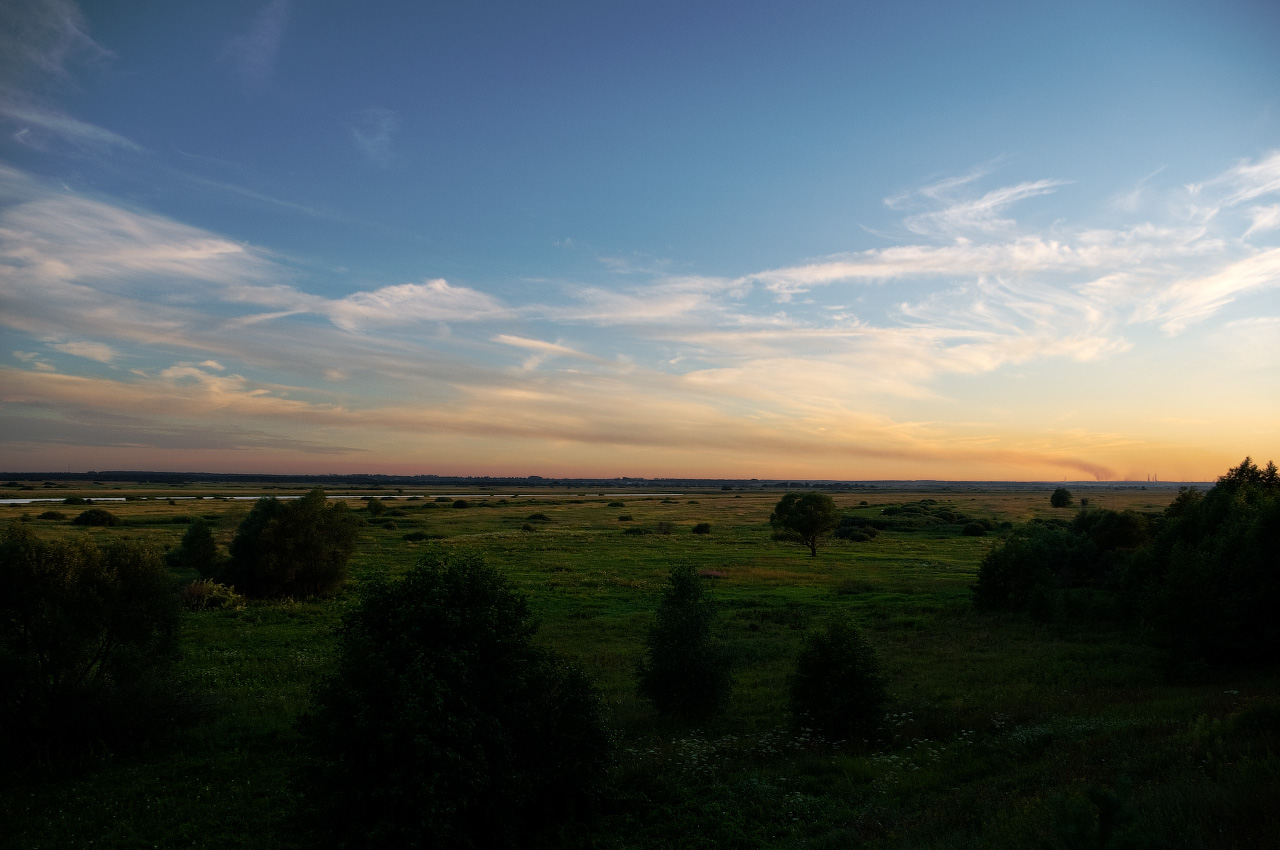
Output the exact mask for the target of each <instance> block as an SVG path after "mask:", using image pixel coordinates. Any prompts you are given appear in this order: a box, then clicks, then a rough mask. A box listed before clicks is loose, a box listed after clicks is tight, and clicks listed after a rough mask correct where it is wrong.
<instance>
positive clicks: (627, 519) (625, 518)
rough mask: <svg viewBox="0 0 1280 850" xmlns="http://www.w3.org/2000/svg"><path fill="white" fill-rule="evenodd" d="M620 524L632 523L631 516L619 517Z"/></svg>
mask: <svg viewBox="0 0 1280 850" xmlns="http://www.w3.org/2000/svg"><path fill="white" fill-rule="evenodd" d="M618 522H631V514H623V515H622V516H620V517H618Z"/></svg>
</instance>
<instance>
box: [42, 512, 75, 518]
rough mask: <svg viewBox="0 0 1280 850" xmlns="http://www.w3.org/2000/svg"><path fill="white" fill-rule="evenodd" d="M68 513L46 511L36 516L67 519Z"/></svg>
mask: <svg viewBox="0 0 1280 850" xmlns="http://www.w3.org/2000/svg"><path fill="white" fill-rule="evenodd" d="M66 518H67V515H66V514H64V513H63V512H62V511H45V512H44V513H42V514H39V515H38V516H36V519H66Z"/></svg>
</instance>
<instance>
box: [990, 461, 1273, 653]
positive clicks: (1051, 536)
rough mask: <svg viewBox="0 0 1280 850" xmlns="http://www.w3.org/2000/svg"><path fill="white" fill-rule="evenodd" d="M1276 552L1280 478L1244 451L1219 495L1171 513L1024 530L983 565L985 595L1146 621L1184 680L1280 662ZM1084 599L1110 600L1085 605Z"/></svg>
mask: <svg viewBox="0 0 1280 850" xmlns="http://www.w3.org/2000/svg"><path fill="white" fill-rule="evenodd" d="M1082 502H1083V500H1082ZM1277 551H1280V475H1278V474H1277V471H1276V467H1275V465H1274V464H1270V463H1269V464H1268V465H1267V467H1266V468H1265V469H1259V468H1258V467H1257V466H1256V465H1255V464H1254V463H1253V462H1252V460H1250V459H1249V458H1245V459H1244V461H1243V462H1242V463H1241V464H1240V465H1239V466H1237V467H1235V468H1233V469H1231V470H1228V472H1227V474H1226V475H1224V476H1222V477H1221V478H1219V479H1218V482H1217V484H1216V485H1215V486H1214V487H1213V488H1212V489H1211V490H1210V491H1209V492H1208V493H1203V494H1202V493H1200V492H1198V491H1197V490H1195V489H1186V490H1184V491H1183V492H1182V493H1180V494H1179V496H1178V498H1177V499H1175V500H1174V501H1173V503H1172V504H1171V505H1169V507H1168V508H1166V509H1165V510H1164V512H1163V513H1161V514H1141V513H1137V512H1134V511H1121V512H1117V511H1110V510H1097V509H1093V510H1090V509H1086V508H1082V509H1081V510H1080V512H1079V513H1077V514H1076V516H1075V518H1074V519H1073V520H1072V521H1071V522H1069V523H1068V522H1064V521H1050V522H1033V523H1030V524H1028V525H1026V526H1023V527H1022V528H1019V529H1017V530H1015V531H1014V533H1013V534H1012V535H1011V536H1010V537H1009V539H1008V540H1007V541H1005V543H1004V545H1003V546H999V547H997V548H995V549H993V550H992V551H991V552H990V553H989V554H988V555H987V557H986V559H985V560H984V561H983V563H982V566H981V568H980V569H979V572H978V581H977V583H976V584H975V585H974V588H973V591H974V602H975V603H976V604H977V606H978V607H980V608H984V609H988V610H1008V611H1029V612H1030V613H1032V614H1033V615H1034V616H1036V617H1037V618H1039V619H1046V620H1048V619H1053V618H1056V617H1063V616H1066V617H1071V616H1079V614H1080V613H1081V611H1084V610H1090V611H1093V612H1094V613H1097V612H1098V611H1099V610H1102V611H1104V612H1110V615H1111V616H1129V617H1141V618H1143V619H1144V620H1146V621H1147V622H1150V623H1152V624H1153V625H1154V626H1155V628H1156V633H1157V635H1158V639H1159V641H1160V643H1161V644H1162V646H1163V647H1164V648H1165V650H1166V653H1167V659H1168V661H1169V663H1170V665H1171V669H1172V670H1174V672H1178V671H1182V673H1180V675H1181V674H1183V673H1186V672H1188V671H1193V670H1196V669H1203V668H1205V667H1206V666H1211V667H1220V666H1234V665H1240V664H1254V663H1274V662H1275V661H1277V660H1280V619H1278V618H1276V616H1275V611H1276V610H1277V609H1280V571H1278V570H1277V569H1276V552H1277ZM1081 594H1085V595H1089V594H1092V595H1094V596H1097V595H1101V597H1102V598H1103V599H1104V600H1109V604H1108V605H1106V606H1105V607H1103V608H1102V609H1099V608H1098V607H1097V606H1096V605H1095V606H1093V607H1092V608H1089V607H1088V606H1083V607H1082V606H1081V605H1080V604H1079V603H1080V599H1081ZM1090 598H1092V597H1090ZM1073 609H1074V610H1073Z"/></svg>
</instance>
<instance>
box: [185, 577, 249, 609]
mask: <svg viewBox="0 0 1280 850" xmlns="http://www.w3.org/2000/svg"><path fill="white" fill-rule="evenodd" d="M178 597H179V598H180V599H181V600H182V607H183V608H186V609H187V610H188V611H206V610H220V609H224V608H225V609H230V610H235V611H238V610H240V609H242V608H244V606H245V598H244V597H243V596H241V595H240V594H238V593H236V591H235V588H232V587H227V586H226V585H225V584H218V583H217V582H215V581H210V580H209V579H200V580H199V581H193V582H191V583H190V584H188V585H186V586H184V587H183V588H182V590H181V591H179V592H178Z"/></svg>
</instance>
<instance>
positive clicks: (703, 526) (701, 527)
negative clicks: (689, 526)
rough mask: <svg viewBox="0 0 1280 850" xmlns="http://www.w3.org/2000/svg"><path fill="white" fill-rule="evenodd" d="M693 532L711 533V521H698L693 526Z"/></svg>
mask: <svg viewBox="0 0 1280 850" xmlns="http://www.w3.org/2000/svg"><path fill="white" fill-rule="evenodd" d="M693 533H694V534H710V533H711V523H709V522H700V523H698V524H697V525H695V526H694V527H693Z"/></svg>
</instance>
